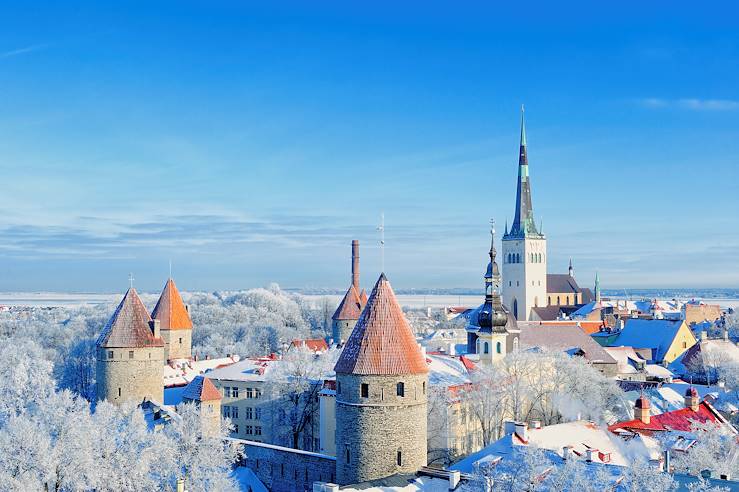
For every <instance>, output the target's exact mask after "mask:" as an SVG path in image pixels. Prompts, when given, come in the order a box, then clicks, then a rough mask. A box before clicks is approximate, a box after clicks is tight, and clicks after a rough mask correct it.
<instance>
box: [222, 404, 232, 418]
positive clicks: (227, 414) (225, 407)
mask: <svg viewBox="0 0 739 492" xmlns="http://www.w3.org/2000/svg"><path fill="white" fill-rule="evenodd" d="M223 418H224V419H230V418H231V407H229V406H228V405H223Z"/></svg>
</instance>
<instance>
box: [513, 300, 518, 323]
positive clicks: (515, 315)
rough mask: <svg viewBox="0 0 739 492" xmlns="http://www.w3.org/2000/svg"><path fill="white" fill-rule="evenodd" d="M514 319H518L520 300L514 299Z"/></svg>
mask: <svg viewBox="0 0 739 492" xmlns="http://www.w3.org/2000/svg"><path fill="white" fill-rule="evenodd" d="M513 317H514V318H516V319H518V299H513Z"/></svg>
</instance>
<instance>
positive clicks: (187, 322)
mask: <svg viewBox="0 0 739 492" xmlns="http://www.w3.org/2000/svg"><path fill="white" fill-rule="evenodd" d="M151 317H152V318H153V319H156V320H159V326H160V329H161V333H162V339H163V340H164V360H173V359H190V358H191V357H192V319H190V312H189V311H188V309H187V306H185V303H184V302H182V297H181V296H180V292H179V291H178V290H177V286H176V285H175V284H174V280H172V279H171V278H170V279H168V280H167V283H166V284H165V285H164V290H162V294H161V295H160V296H159V300H158V301H157V305H156V306H155V307H154V311H152V313H151Z"/></svg>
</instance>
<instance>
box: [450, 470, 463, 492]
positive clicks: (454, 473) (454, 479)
mask: <svg viewBox="0 0 739 492" xmlns="http://www.w3.org/2000/svg"><path fill="white" fill-rule="evenodd" d="M461 475H462V474H461V473H460V472H459V470H449V490H454V489H456V488H457V485H459V479H460V478H461Z"/></svg>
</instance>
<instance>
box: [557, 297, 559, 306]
mask: <svg viewBox="0 0 739 492" xmlns="http://www.w3.org/2000/svg"><path fill="white" fill-rule="evenodd" d="M557 306H559V296H557Z"/></svg>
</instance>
